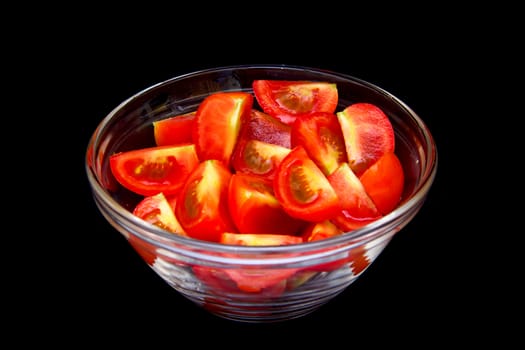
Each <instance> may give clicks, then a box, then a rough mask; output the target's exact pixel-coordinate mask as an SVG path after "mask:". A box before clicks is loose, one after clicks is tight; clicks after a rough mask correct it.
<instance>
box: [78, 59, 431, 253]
mask: <svg viewBox="0 0 525 350" xmlns="http://www.w3.org/2000/svg"><path fill="white" fill-rule="evenodd" d="M238 69H261V70H263V69H282V70H297V71H305V70H306V71H309V72H311V73H313V74H322V75H324V76H333V77H336V78H339V79H345V80H351V81H353V82H355V83H359V84H361V85H364V86H365V87H368V88H370V89H373V90H374V91H376V92H378V93H380V94H382V95H384V96H385V97H386V98H388V99H390V100H392V101H393V102H394V103H395V104H397V105H399V106H400V107H402V108H403V109H404V110H406V112H407V113H408V114H409V115H410V116H411V118H412V119H413V121H415V123H416V124H417V126H418V128H419V129H420V130H421V132H422V134H423V136H424V138H425V139H426V142H427V143H428V144H429V145H431V146H432V147H429V149H428V150H426V154H425V158H426V159H427V162H428V166H426V167H425V168H424V170H425V171H424V172H423V173H422V174H421V176H420V181H419V183H418V184H417V186H416V187H415V188H414V195H412V197H410V198H409V199H407V200H406V201H404V203H402V204H401V205H400V206H398V207H397V208H395V209H394V210H393V211H391V212H390V213H388V214H387V215H384V216H383V217H381V218H380V219H378V220H376V221H374V222H372V223H370V224H368V225H365V226H363V227H361V228H358V229H355V230H352V231H350V232H345V233H343V234H341V235H338V236H334V237H329V238H325V239H322V240H317V241H311V242H303V243H298V244H290V245H284V246H238V245H227V244H223V243H218V242H211V241H204V240H198V239H194V238H190V237H185V236H182V235H177V234H173V233H170V232H167V231H165V230H162V229H161V228H159V227H158V226H155V225H153V224H150V223H148V222H146V221H144V220H142V219H140V218H138V217H136V216H135V215H133V214H132V212H131V211H129V210H127V209H126V208H124V207H123V206H122V205H120V204H119V203H118V202H117V201H116V200H115V199H114V198H113V197H112V196H111V195H110V193H109V192H108V191H107V190H105V189H104V188H103V186H102V185H101V183H100V182H99V180H98V179H97V177H96V176H95V172H94V170H92V169H91V166H90V162H94V161H95V155H94V154H91V155H90V149H91V148H92V146H93V145H95V144H99V142H98V141H99V140H98V138H99V137H100V131H101V130H103V129H104V128H105V126H106V125H107V124H108V123H109V122H110V121H111V120H112V118H113V117H114V116H115V115H116V114H117V113H118V112H119V111H120V110H121V109H123V108H124V107H125V106H127V105H129V104H131V103H132V102H133V101H134V100H135V99H137V98H139V97H142V96H144V95H145V94H147V93H149V92H151V91H153V90H155V89H157V88H160V87H162V86H164V85H169V84H171V83H173V82H176V81H179V80H183V79H187V78H191V77H195V76H198V75H202V74H207V73H215V72H221V71H231V70H238ZM91 153H92V152H91ZM90 156H91V157H93V158H92V160H90V159H89V157H90ZM84 163H85V164H84V166H85V171H86V173H87V177H88V182H89V185H90V187H91V191H92V192H93V195H95V194H96V195H97V196H98V198H99V199H100V200H103V202H104V203H103V204H104V205H105V206H109V207H110V208H111V209H112V210H113V211H114V213H115V214H117V215H118V216H119V217H120V218H121V219H124V220H126V221H127V222H128V223H130V224H133V225H134V226H136V227H137V228H139V229H140V230H141V231H145V232H149V233H150V235H151V236H153V237H155V238H161V239H162V241H160V240H158V239H153V238H152V237H150V235H143V234H142V233H140V232H128V231H127V233H128V234H132V235H135V236H138V237H137V238H140V239H141V240H145V241H146V242H148V243H150V244H153V245H155V246H157V247H161V248H164V249H166V250H174V249H175V250H179V249H180V248H178V246H179V245H180V246H182V247H191V248H192V249H202V250H203V251H208V252H214V253H235V254H243V253H246V254H253V253H254V252H257V253H258V254H264V253H287V254H288V253H300V252H309V251H317V250H323V249H326V248H333V247H335V246H339V245H341V246H343V245H344V246H346V247H348V244H349V243H350V245H351V246H352V245H355V246H358V245H361V244H362V242H363V241H368V240H372V239H373V238H374V237H375V236H376V235H377V232H381V228H382V227H384V226H387V225H388V224H389V223H391V222H392V221H394V220H395V218H399V217H402V216H403V215H404V214H406V213H407V212H408V211H410V210H412V209H413V208H414V207H415V206H417V205H418V203H419V202H422V201H424V200H425V198H426V196H427V194H428V192H429V191H430V188H431V186H432V184H433V182H434V179H435V177H436V173H437V166H438V151H437V145H436V143H435V139H434V137H433V135H432V133H431V131H430V129H429V128H428V126H427V125H426V123H425V122H424V121H423V119H422V118H421V117H420V116H419V115H418V114H417V113H416V112H415V111H414V110H412V108H411V107H409V106H408V105H407V104H406V103H405V102H403V101H402V100H401V99H400V98H398V97H397V96H395V95H393V94H392V93H390V92H389V91H387V90H385V89H383V88H381V87H379V86H377V85H375V84H374V83H371V82H369V81H366V80H363V79H361V78H358V77H356V76H353V75H349V74H345V73H339V72H336V71H333V70H329V69H322V68H315V67H311V66H301V65H289V64H239V65H224V66H218V67H212V68H203V69H198V70H194V71H191V72H187V73H183V74H178V75H175V76H173V77H171V78H167V79H165V80H162V81H160V82H158V83H155V84H152V85H150V86H148V87H146V88H144V89H141V90H139V91H138V92H136V93H135V94H132V95H131V96H130V97H128V98H127V99H125V100H123V101H122V102H121V103H119V104H118V105H116V106H115V107H114V108H113V109H112V110H111V111H110V112H109V113H108V114H107V115H106V116H105V117H104V118H103V119H102V120H101V121H100V122H99V124H98V125H97V126H96V128H95V130H94V131H93V133H92V134H91V136H90V137H89V141H88V146H87V150H86V152H85V155H84ZM92 164H94V163H92ZM96 204H97V206H99V205H100V204H99V203H98V202H97V203H96ZM99 209H100V208H99ZM104 215H105V214H104ZM182 249H184V248H182ZM346 249H348V248H346ZM238 260H239V259H235V261H238Z"/></svg>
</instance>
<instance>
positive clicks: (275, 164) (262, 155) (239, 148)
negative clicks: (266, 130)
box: [231, 137, 290, 179]
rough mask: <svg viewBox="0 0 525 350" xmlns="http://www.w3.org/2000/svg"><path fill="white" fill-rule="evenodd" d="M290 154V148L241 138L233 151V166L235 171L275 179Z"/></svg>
mask: <svg viewBox="0 0 525 350" xmlns="http://www.w3.org/2000/svg"><path fill="white" fill-rule="evenodd" d="M288 153H290V149H289V148H286V147H282V146H279V145H274V144H272V143H268V142H264V141H259V140H249V139H245V138H244V137H241V138H240V139H239V141H238V142H237V145H236V146H235V150H234V151H233V154H232V158H231V164H232V167H233V169H235V171H238V172H242V173H247V174H253V175H258V176H264V177H265V178H268V179H273V178H274V177H275V173H276V172H277V169H278V168H279V164H281V161H282V160H283V159H284V157H286V156H287V155H288Z"/></svg>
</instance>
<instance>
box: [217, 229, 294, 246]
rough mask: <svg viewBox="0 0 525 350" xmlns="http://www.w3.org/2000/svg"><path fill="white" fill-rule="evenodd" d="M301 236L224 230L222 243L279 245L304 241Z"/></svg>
mask: <svg viewBox="0 0 525 350" xmlns="http://www.w3.org/2000/svg"><path fill="white" fill-rule="evenodd" d="M302 242H303V239H302V237H300V236H294V235H287V234H271V233H233V232H224V233H222V235H221V239H220V243H223V244H231V245H246V246H279V245H288V244H298V243H302Z"/></svg>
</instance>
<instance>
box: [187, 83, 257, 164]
mask: <svg viewBox="0 0 525 350" xmlns="http://www.w3.org/2000/svg"><path fill="white" fill-rule="evenodd" d="M252 105H253V95H252V94H250V93H247V92H219V93H215V94H212V95H209V96H208V97H206V98H205V99H204V101H202V102H201V103H200V104H199V107H198V109H197V112H196V115H195V121H194V124H193V130H192V139H193V142H194V143H195V147H196V151H197V155H198V156H199V159H200V160H201V161H203V160H207V159H217V160H219V161H222V162H223V163H224V164H226V165H228V166H229V164H230V157H231V154H232V153H233V149H234V147H235V144H236V142H237V136H238V135H239V132H240V130H241V126H242V124H243V122H244V121H245V120H247V119H248V118H249V115H250V112H251V108H252Z"/></svg>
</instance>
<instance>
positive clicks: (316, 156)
mask: <svg viewBox="0 0 525 350" xmlns="http://www.w3.org/2000/svg"><path fill="white" fill-rule="evenodd" d="M291 143H292V146H293V147H295V146H298V145H300V146H303V147H304V148H305V150H306V152H307V153H308V155H309V156H310V158H312V160H313V161H314V162H315V163H316V164H317V165H318V166H319V168H321V170H322V171H323V173H324V174H325V175H330V174H331V173H333V172H334V171H335V169H337V167H339V165H340V164H341V163H343V162H346V160H347V158H346V149H345V142H344V139H343V133H342V131H341V126H340V124H339V121H338V119H337V117H336V116H335V114H333V113H326V112H316V113H312V114H310V115H308V116H303V117H301V118H297V119H296V120H295V122H294V123H293V124H292V130H291Z"/></svg>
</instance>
